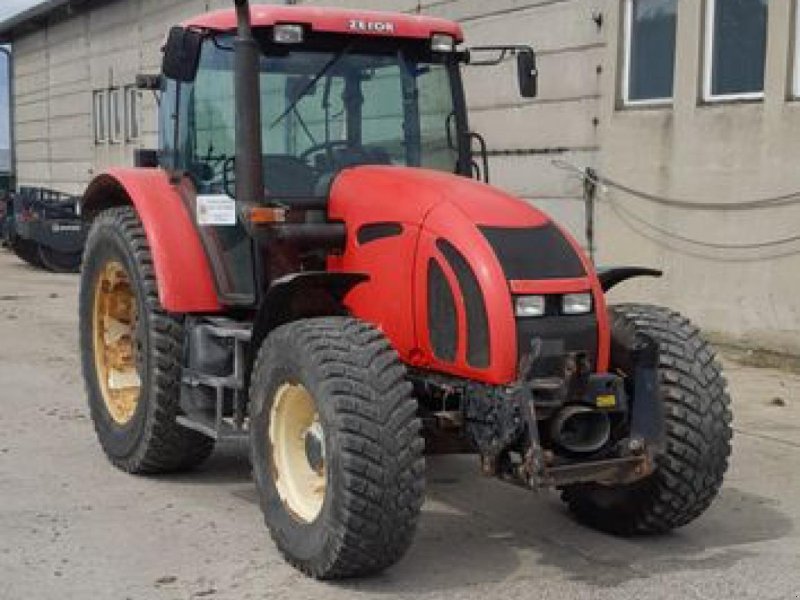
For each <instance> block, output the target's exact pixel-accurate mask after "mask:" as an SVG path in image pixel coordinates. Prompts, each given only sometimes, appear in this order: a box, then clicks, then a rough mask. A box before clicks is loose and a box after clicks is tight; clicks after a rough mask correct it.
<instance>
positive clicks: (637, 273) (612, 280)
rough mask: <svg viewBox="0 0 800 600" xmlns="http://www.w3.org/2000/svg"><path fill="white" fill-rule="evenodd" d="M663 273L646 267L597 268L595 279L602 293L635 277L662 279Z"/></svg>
mask: <svg viewBox="0 0 800 600" xmlns="http://www.w3.org/2000/svg"><path fill="white" fill-rule="evenodd" d="M663 275H664V272H663V271H659V270H657V269H649V268H647V267H599V268H598V269H597V277H598V279H599V280H600V285H601V286H602V288H603V291H604V292H607V291H608V290H610V289H612V288H614V287H616V286H618V285H619V284H620V283H623V282H625V281H628V280H629V279H634V278H636V277H662V276H663Z"/></svg>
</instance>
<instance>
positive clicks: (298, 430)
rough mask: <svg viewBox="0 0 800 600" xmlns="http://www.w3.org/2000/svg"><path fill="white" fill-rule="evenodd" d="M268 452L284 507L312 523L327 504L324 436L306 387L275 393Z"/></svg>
mask: <svg viewBox="0 0 800 600" xmlns="http://www.w3.org/2000/svg"><path fill="white" fill-rule="evenodd" d="M269 448H270V449H271V451H272V467H273V468H272V476H273V479H274V482H275V487H276V488H277V490H278V495H279V496H280V498H281V500H282V501H283V504H284V506H285V507H286V509H287V510H288V511H289V513H290V514H291V515H292V516H293V517H295V518H296V519H297V520H299V521H301V522H304V523H311V522H313V521H314V520H316V518H317V517H318V516H319V514H320V512H321V511H322V505H323V503H324V501H325V489H326V485H327V470H326V463H325V432H324V429H323V427H322V423H321V421H320V417H319V412H318V411H317V408H316V405H315V403H314V399H313V398H312V396H311V394H310V393H309V392H308V390H307V389H306V388H305V386H303V385H300V384H297V385H292V384H286V385H283V386H281V387H280V388H279V389H278V391H277V392H276V393H275V397H274V400H273V403H272V409H271V411H270V425H269Z"/></svg>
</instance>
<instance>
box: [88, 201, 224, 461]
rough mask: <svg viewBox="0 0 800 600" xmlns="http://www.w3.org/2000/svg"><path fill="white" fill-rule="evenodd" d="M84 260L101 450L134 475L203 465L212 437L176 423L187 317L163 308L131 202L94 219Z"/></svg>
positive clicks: (91, 392) (93, 404)
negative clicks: (184, 321) (184, 324)
mask: <svg viewBox="0 0 800 600" xmlns="http://www.w3.org/2000/svg"><path fill="white" fill-rule="evenodd" d="M83 265H84V268H83V270H82V272H81V286H80V299H79V323H80V351H81V362H82V366H83V377H84V382H85V385H86V391H87V394H88V398H89V409H90V412H91V416H92V421H93V422H94V426H95V431H96V432H97V437H98V439H99V441H100V445H101V446H102V448H103V451H104V452H105V453H106V455H107V456H108V459H109V460H110V461H111V462H112V463H113V464H114V465H115V466H117V467H118V468H120V469H122V470H123V471H127V472H129V473H140V474H144V473H164V472H173V471H180V470H184V469H188V468H191V467H194V466H195V465H198V464H199V463H201V462H203V461H204V460H205V459H206V458H208V456H209V455H210V454H211V451H212V450H213V448H214V441H213V440H212V439H211V438H209V437H206V436H204V435H202V434H200V433H197V432H194V431H191V430H189V429H186V428H184V427H182V426H180V425H179V424H178V423H177V422H176V417H177V416H178V414H179V396H180V385H181V384H180V377H181V364H182V359H183V337H184V328H183V320H182V319H181V318H180V317H179V316H176V315H171V314H168V313H166V312H165V311H164V310H163V309H162V308H161V305H160V302H159V299H158V287H157V283H156V279H155V271H154V267H153V259H152V257H151V255H150V248H149V246H148V243H147V238H146V237H145V233H144V228H143V227H142V224H141V222H140V221H139V217H138V215H137V214H136V211H135V210H134V209H133V208H132V207H119V208H112V209H109V210H107V211H104V212H102V213H101V214H100V215H99V216H98V217H97V218H96V219H95V220H94V223H93V224H92V228H91V231H90V233H89V237H88V240H87V243H86V250H85V254H84V260H83Z"/></svg>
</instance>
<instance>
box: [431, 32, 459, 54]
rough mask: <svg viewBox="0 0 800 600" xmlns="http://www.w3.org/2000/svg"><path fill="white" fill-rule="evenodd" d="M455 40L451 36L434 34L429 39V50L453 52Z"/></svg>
mask: <svg viewBox="0 0 800 600" xmlns="http://www.w3.org/2000/svg"><path fill="white" fill-rule="evenodd" d="M455 49H456V39H455V38H454V37H453V36H452V35H447V34H444V33H434V34H433V36H432V37H431V50H433V51H434V52H455Z"/></svg>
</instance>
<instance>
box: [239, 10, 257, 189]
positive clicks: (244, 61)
mask: <svg viewBox="0 0 800 600" xmlns="http://www.w3.org/2000/svg"><path fill="white" fill-rule="evenodd" d="M235 4H236V22H237V29H236V39H235V40H234V42H233V46H234V50H235V54H234V79H235V82H236V84H235V89H236V199H237V200H239V201H242V202H247V203H250V204H260V203H261V202H262V201H263V200H264V165H263V158H262V156H261V152H262V150H261V88H260V86H261V82H260V80H259V60H260V55H261V51H260V50H259V48H258V43H257V42H256V40H255V38H254V37H253V29H252V26H251V24H250V3H249V2H248V0H235Z"/></svg>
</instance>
